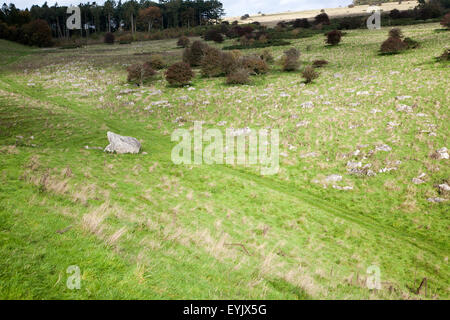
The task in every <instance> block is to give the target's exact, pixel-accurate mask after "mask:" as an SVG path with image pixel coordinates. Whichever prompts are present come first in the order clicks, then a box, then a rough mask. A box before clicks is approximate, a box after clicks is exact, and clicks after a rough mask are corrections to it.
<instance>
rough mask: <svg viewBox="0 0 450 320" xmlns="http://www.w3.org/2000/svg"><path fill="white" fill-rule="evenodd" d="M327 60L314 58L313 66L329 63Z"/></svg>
mask: <svg viewBox="0 0 450 320" xmlns="http://www.w3.org/2000/svg"><path fill="white" fill-rule="evenodd" d="M327 64H328V61H327V60H314V61H313V67H314V68H322V67H323V66H325V65H327Z"/></svg>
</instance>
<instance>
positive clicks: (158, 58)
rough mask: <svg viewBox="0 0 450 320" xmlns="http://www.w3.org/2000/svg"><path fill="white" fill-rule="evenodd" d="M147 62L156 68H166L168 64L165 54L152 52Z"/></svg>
mask: <svg viewBox="0 0 450 320" xmlns="http://www.w3.org/2000/svg"><path fill="white" fill-rule="evenodd" d="M147 63H148V64H149V65H150V66H151V67H152V68H153V69H156V70H160V69H164V67H165V66H166V63H165V62H164V59H163V56H162V55H160V54H152V55H151V56H150V58H149V60H148V61H147Z"/></svg>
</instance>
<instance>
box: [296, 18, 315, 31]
mask: <svg viewBox="0 0 450 320" xmlns="http://www.w3.org/2000/svg"><path fill="white" fill-rule="evenodd" d="M292 26H293V27H294V28H304V29H307V28H309V27H311V24H310V23H309V21H308V19H306V18H305V19H295V21H294V23H293V24H292Z"/></svg>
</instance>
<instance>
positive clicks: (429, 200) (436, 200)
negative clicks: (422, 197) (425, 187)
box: [427, 197, 447, 203]
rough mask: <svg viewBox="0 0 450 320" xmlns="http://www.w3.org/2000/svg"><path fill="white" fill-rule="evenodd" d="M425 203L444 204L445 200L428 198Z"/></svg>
mask: <svg viewBox="0 0 450 320" xmlns="http://www.w3.org/2000/svg"><path fill="white" fill-rule="evenodd" d="M427 201H428V202H433V203H440V202H446V201H447V199H444V198H439V197H435V198H428V199H427Z"/></svg>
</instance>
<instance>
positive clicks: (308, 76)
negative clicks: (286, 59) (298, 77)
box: [302, 66, 319, 83]
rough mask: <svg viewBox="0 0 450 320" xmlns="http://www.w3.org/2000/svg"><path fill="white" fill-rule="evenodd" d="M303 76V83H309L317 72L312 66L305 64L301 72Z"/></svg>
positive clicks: (315, 77) (315, 76)
mask: <svg viewBox="0 0 450 320" xmlns="http://www.w3.org/2000/svg"><path fill="white" fill-rule="evenodd" d="M302 76H303V78H305V83H311V82H312V81H313V80H314V79H317V78H318V77H319V74H318V73H317V72H316V70H314V68H313V67H311V66H307V67H306V68H305V70H303V72H302Z"/></svg>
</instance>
